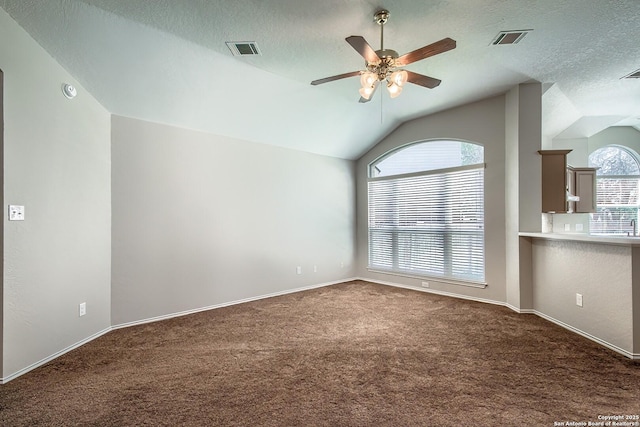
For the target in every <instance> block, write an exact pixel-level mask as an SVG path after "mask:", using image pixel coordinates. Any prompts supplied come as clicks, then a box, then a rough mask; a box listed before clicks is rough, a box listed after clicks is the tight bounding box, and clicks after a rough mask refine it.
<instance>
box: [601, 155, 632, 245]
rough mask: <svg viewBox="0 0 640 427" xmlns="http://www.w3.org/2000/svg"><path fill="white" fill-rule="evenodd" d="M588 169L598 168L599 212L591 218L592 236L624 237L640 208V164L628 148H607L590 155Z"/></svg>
mask: <svg viewBox="0 0 640 427" xmlns="http://www.w3.org/2000/svg"><path fill="white" fill-rule="evenodd" d="M589 166H593V167H597V168H598V171H597V180H596V183H597V184H596V186H597V199H596V204H597V206H598V209H597V211H596V212H595V213H593V214H591V218H590V221H589V232H590V233H591V234H604V235H615V234H618V235H627V233H628V232H632V231H633V226H632V225H631V221H632V220H635V221H636V224H637V222H638V219H640V218H638V210H639V208H640V197H639V194H638V191H639V189H640V161H639V160H638V154H637V153H636V152H635V151H633V150H631V149H630V148H628V147H623V146H618V145H606V146H604V147H601V148H598V149H597V150H595V151H594V152H593V153H591V154H590V155H589Z"/></svg>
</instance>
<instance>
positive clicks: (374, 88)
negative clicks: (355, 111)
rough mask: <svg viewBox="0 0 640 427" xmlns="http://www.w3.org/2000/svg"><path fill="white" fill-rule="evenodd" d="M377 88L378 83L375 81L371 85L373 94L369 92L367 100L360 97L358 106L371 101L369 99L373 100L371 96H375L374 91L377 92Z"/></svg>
mask: <svg viewBox="0 0 640 427" xmlns="http://www.w3.org/2000/svg"><path fill="white" fill-rule="evenodd" d="M378 86H380V81H376V82H375V83H374V84H373V92H371V95H369V99H367V98H365V97H363V96H361V97H360V100H359V101H358V102H359V103H360V104H364V103H366V102H369V101H371V99H372V98H373V95H375V94H376V90H378Z"/></svg>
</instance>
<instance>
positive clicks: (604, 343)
mask: <svg viewBox="0 0 640 427" xmlns="http://www.w3.org/2000/svg"><path fill="white" fill-rule="evenodd" d="M357 280H362V281H364V282H371V283H378V284H380V285H386V286H393V287H396V288H404V289H411V290H413V291H420V292H427V293H432V294H437V295H444V296H448V297H453V298H460V299H466V300H471V301H477V302H483V303H488V304H494V305H501V306H504V307H507V308H509V309H510V310H513V311H515V312H516V313H519V314H535V315H536V316H538V317H541V318H543V319H545V320H548V321H550V322H551V323H555V324H556V325H558V326H561V327H563V328H565V329H567V330H569V331H571V332H574V333H576V334H578V335H581V336H583V337H585V338H587V339H589V340H591V341H593V342H595V343H597V344H600V345H602V346H603V347H606V348H608V349H610V350H613V351H615V352H616V353H619V354H621V355H623V356H625V357H628V358H629V359H633V360H640V354H638V353H632V352H630V351H627V350H625V349H623V348H620V347H618V346H616V345H614V344H611V343H609V342H607V341H605V340H603V339H601V338H598V337H596V336H594V335H591V334H589V333H587V332H584V331H582V330H580V329H578V328H576V327H574V326H571V325H569V324H567V323H564V322H562V321H560V320H557V319H554V318H553V317H551V316H548V315H546V314H544V313H542V312H539V311H537V310H534V309H530V308H524V309H521V308H518V307H515V306H513V305H511V304H508V303H506V302H502V301H494V300H489V299H485V298H476V297H470V296H468V295H460V294H456V293H453V292H444V291H438V290H434V289H429V288H419V287H414V286H407V285H402V284H398V283H393V282H385V281H381V280H373V279H365V278H361V277H360V278H358V279H357Z"/></svg>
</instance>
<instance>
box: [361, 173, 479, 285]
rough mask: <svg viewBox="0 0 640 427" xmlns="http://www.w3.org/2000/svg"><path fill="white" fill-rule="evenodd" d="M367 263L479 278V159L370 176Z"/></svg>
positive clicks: (412, 272) (427, 273) (422, 273)
mask: <svg viewBox="0 0 640 427" xmlns="http://www.w3.org/2000/svg"><path fill="white" fill-rule="evenodd" d="M369 268H371V269H374V270H385V271H390V272H397V273H404V274H410V275H418V276H436V277H443V278H450V279H458V280H468V281H474V282H483V281H484V164H477V165H473V166H463V167H458V168H451V169H444V170H439V171H430V172H425V173H419V174H407V175H396V176H393V177H389V178H379V179H371V180H370V181H369Z"/></svg>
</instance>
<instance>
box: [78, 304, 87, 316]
mask: <svg viewBox="0 0 640 427" xmlns="http://www.w3.org/2000/svg"><path fill="white" fill-rule="evenodd" d="M78 314H79V315H80V316H84V315H85V314H87V303H86V302H81V303H80V305H78Z"/></svg>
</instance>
